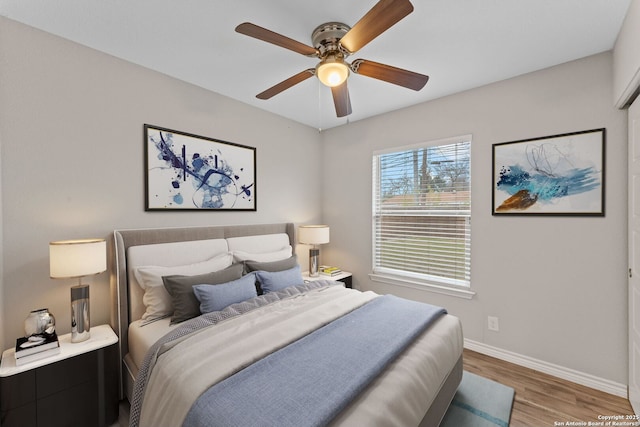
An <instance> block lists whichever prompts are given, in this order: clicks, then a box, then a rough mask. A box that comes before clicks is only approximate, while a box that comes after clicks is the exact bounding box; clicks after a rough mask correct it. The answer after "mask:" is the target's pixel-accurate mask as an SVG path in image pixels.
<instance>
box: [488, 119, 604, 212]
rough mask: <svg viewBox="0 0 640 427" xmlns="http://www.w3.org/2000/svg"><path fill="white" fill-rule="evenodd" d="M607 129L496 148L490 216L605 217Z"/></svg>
mask: <svg viewBox="0 0 640 427" xmlns="http://www.w3.org/2000/svg"><path fill="white" fill-rule="evenodd" d="M605 154H606V129H605V128H599V129H591V130H585V131H580V132H571V133H564V134H559V135H551V136H543V137H539V138H530V139H522V140H518V141H510V142H503V143H499V144H493V146H492V192H491V202H492V203H491V214H492V215H552V216H604V215H605Z"/></svg>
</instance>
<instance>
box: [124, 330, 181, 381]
mask: <svg viewBox="0 0 640 427" xmlns="http://www.w3.org/2000/svg"><path fill="white" fill-rule="evenodd" d="M170 322H171V319H170V318H169V317H165V318H164V319H160V320H156V321H154V322H150V323H145V321H144V320H136V321H135V322H133V323H131V324H130V325H129V359H130V360H131V361H132V362H133V363H134V366H135V368H136V369H135V371H136V372H137V367H138V366H140V365H141V364H142V361H143V360H144V356H145V355H146V354H147V351H149V349H150V348H151V346H152V345H153V343H155V342H156V341H158V339H159V338H162V337H163V336H164V335H165V334H166V333H167V332H169V331H171V330H172V329H174V328H175V327H176V326H178V325H170V324H169V323H170Z"/></svg>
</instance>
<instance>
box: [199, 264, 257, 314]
mask: <svg viewBox="0 0 640 427" xmlns="http://www.w3.org/2000/svg"><path fill="white" fill-rule="evenodd" d="M193 293H194V294H195V295H196V298H198V301H200V312H201V313H202V314H204V313H210V312H212V311H219V310H222V309H223V308H225V307H227V306H229V305H231V304H235V303H237V302H242V301H246V300H248V299H251V298H253V297H255V296H257V295H258V293H257V292H256V276H255V274H254V273H249V274H247V275H246V276H242V277H241V278H240V279H238V280H233V281H231V282H227V283H222V284H220V285H194V286H193Z"/></svg>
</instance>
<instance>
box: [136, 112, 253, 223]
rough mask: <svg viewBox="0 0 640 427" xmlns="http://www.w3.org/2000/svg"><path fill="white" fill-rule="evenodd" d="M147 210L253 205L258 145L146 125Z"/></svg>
mask: <svg viewBox="0 0 640 427" xmlns="http://www.w3.org/2000/svg"><path fill="white" fill-rule="evenodd" d="M144 139H145V145H144V146H145V169H146V176H145V178H146V180H145V181H146V185H145V189H146V203H145V210H147V211H154V210H234V211H255V210H256V149H255V148H253V147H247V146H245V145H240V144H235V143H232V142H227V141H221V140H218V139H213V138H207V137H204V136H198V135H192V134H189V133H184V132H179V131H175V130H171V129H165V128H161V127H157V126H151V125H144Z"/></svg>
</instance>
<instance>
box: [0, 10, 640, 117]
mask: <svg viewBox="0 0 640 427" xmlns="http://www.w3.org/2000/svg"><path fill="white" fill-rule="evenodd" d="M376 2H377V1H376V0H357V1H349V2H345V1H343V0H342V1H341V0H324V1H321V2H314V3H311V2H308V1H301V0H269V1H265V0H236V1H233V2H229V1H224V2H223V1H222V0H182V1H175V0H136V1H131V0H56V1H52V0H1V1H0V15H2V16H5V17H8V18H10V19H13V20H16V21H19V22H23V23H25V24H27V25H30V26H33V27H36V28H40V29H42V30H44V31H47V32H50V33H53V34H56V35H59V36H61V37H64V38H67V39H70V40H73V41H75V42H77V43H80V44H83V45H86V46H89V47H92V48H94V49H97V50H100V51H103V52H106V53H108V54H111V55H114V56H116V57H119V58H122V59H125V60H127V61H131V62H133V63H136V64H139V65H142V66H144V67H147V68H150V69H153V70H156V71H159V72H161V73H164V74H167V75H170V76H173V77H175V78H178V79H181V80H184V81H187V82H190V83H193V84H195V85H198V86H201V87H203V88H206V89H209V90H211V91H214V92H217V93H220V94H222V95H226V96H228V97H230V98H233V99H236V100H239V101H242V102H244V103H247V104H251V105H254V106H256V107H258V108H262V109H264V110H267V111H271V112H273V113H274V114H278V115H281V116H284V117H287V118H289V119H292V120H295V121H297V122H300V123H304V124H306V125H309V126H312V127H314V128H318V129H328V128H331V127H335V126H339V125H342V124H345V123H348V122H353V121H356V120H361V119H364V118H366V117H371V116H375V115H378V114H382V113H385V112H388V111H392V110H396V109H399V108H403V107H407V106H410V105H414V104H418V103H422V102H425V101H428V100H431V99H435V98H439V97H442V96H446V95H450V94H452V93H456V92H460V91H463V90H467V89H470V88H474V87H478V86H481V85H485V84H488V83H491V82H495V81H499V80H503V79H507V78H510V77H514V76H517V75H520V74H524V73H527V72H530V71H535V70H539V69H543V68H547V67H550V66H553V65H556V64H560V63H563V62H567V61H571V60H574V59H578V58H582V57H585V56H588V55H592V54H595V53H599V52H602V51H607V50H610V49H611V48H612V47H613V45H614V43H615V40H616V37H617V35H618V32H619V30H620V27H621V25H622V21H623V19H624V16H625V13H626V11H627V9H628V7H629V4H630V3H631V0H412V3H413V5H414V8H415V10H414V12H413V13H411V14H410V15H408V16H407V17H406V18H404V19H403V20H401V21H400V22H399V23H397V24H396V25H395V26H393V27H392V28H391V29H389V30H388V31H386V32H385V33H383V34H382V35H381V36H379V37H378V38H377V39H375V40H373V41H372V42H371V43H370V44H368V45H367V46H365V47H364V48H363V49H362V50H360V51H359V52H357V53H356V54H354V55H353V56H351V57H350V60H353V59H356V58H363V59H369V60H372V61H376V62H382V63H385V64H389V65H393V66H396V67H400V68H405V69H408V70H411V71H416V72H419V73H422V74H427V75H429V76H430V80H429V82H428V83H427V85H426V86H425V88H424V89H422V90H421V91H420V92H414V91H412V90H409V89H405V88H402V87H399V86H395V85H392V84H389V83H385V82H381V81H378V80H374V79H371V78H368V77H364V76H360V75H351V77H350V78H349V91H350V96H351V103H352V107H353V114H351V115H350V116H348V117H347V118H341V119H338V118H336V117H335V110H334V106H333V101H332V98H331V93H330V91H329V89H328V88H326V87H324V86H322V85H321V84H320V83H319V82H318V81H317V79H315V78H313V79H308V80H306V81H305V82H302V83H300V84H298V85H296V86H294V87H293V88H290V89H288V90H286V91H285V92H283V93H281V94H279V95H277V96H275V97H274V98H271V99H270V100H267V101H262V100H259V99H256V98H255V95H256V94H258V93H259V92H262V91H263V90H265V89H267V88H269V87H271V86H273V85H274V84H276V83H278V82H280V81H282V80H284V79H286V78H288V77H291V76H292V75H294V74H296V73H298V72H300V71H302V70H304V69H307V68H311V67H313V66H315V64H316V63H317V59H315V58H307V57H305V56H302V55H299V54H296V53H294V52H292V51H289V50H286V49H283V48H280V47H278V46H274V45H271V44H268V43H265V42H262V41H260V40H257V39H253V38H250V37H247V36H244V35H241V34H238V33H236V32H235V31H234V28H235V27H236V26H237V25H238V24H240V23H242V22H246V21H248V22H252V23H254V24H257V25H260V26H262V27H265V28H268V29H270V30H272V31H275V32H278V33H280V34H283V35H286V36H288V37H290V38H293V39H295V40H298V41H300V42H303V43H305V44H308V45H311V40H310V37H311V32H312V31H313V29H314V28H315V27H317V26H318V25H320V24H322V23H324V22H328V21H339V22H344V23H346V24H348V25H353V24H355V23H356V22H357V21H358V20H359V19H360V18H361V17H362V16H363V15H364V14H365V13H366V12H367V11H368V10H369V9H370V8H371V7H373V5H374V4H375V3H376ZM19 42H20V41H19V40H15V43H19Z"/></svg>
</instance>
